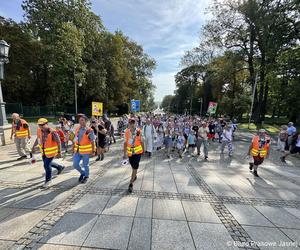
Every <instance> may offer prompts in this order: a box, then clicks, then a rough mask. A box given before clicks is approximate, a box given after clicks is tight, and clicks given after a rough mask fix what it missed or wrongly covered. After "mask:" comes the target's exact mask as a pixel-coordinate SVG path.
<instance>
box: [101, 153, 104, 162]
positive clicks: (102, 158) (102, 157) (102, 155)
mask: <svg viewBox="0 0 300 250" xmlns="http://www.w3.org/2000/svg"><path fill="white" fill-rule="evenodd" d="M103 160H104V154H103V153H102V154H101V157H100V161H103Z"/></svg>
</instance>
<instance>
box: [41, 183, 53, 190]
mask: <svg viewBox="0 0 300 250" xmlns="http://www.w3.org/2000/svg"><path fill="white" fill-rule="evenodd" d="M50 186H51V181H46V182H45V183H44V184H43V185H42V186H41V189H46V188H49V187H50Z"/></svg>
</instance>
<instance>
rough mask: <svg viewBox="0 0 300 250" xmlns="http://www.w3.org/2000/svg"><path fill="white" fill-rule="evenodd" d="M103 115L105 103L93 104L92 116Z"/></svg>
mask: <svg viewBox="0 0 300 250" xmlns="http://www.w3.org/2000/svg"><path fill="white" fill-rule="evenodd" d="M102 115H103V103H102V102H92V116H102Z"/></svg>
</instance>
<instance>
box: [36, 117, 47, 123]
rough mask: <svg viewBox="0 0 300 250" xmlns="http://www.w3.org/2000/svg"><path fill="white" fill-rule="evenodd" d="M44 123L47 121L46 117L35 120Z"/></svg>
mask: <svg viewBox="0 0 300 250" xmlns="http://www.w3.org/2000/svg"><path fill="white" fill-rule="evenodd" d="M46 123H48V120H47V119H46V118H40V119H38V122H37V124H38V125H44V124H46Z"/></svg>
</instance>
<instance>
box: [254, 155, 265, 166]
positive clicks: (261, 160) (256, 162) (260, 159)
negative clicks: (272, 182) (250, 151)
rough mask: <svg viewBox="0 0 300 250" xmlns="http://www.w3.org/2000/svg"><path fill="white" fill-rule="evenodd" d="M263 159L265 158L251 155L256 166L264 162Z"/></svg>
mask: <svg viewBox="0 0 300 250" xmlns="http://www.w3.org/2000/svg"><path fill="white" fill-rule="evenodd" d="M264 159H265V158H263V157H260V156H259V155H258V156H253V160H254V165H256V166H258V165H261V164H262V163H263V162H264Z"/></svg>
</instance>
